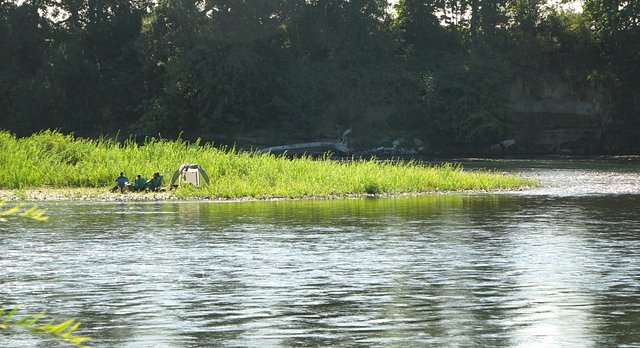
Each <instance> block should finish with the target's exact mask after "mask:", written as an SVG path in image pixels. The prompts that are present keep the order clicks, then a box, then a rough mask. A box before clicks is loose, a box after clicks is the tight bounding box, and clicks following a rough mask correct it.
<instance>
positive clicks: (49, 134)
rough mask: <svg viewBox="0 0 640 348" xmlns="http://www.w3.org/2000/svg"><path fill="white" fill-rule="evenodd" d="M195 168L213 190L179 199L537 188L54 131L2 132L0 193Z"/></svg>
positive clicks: (188, 192)
mask: <svg viewBox="0 0 640 348" xmlns="http://www.w3.org/2000/svg"><path fill="white" fill-rule="evenodd" d="M187 162H190V163H198V164H200V165H201V166H202V167H203V168H204V169H205V170H207V172H208V174H209V176H210V178H211V184H210V185H208V186H206V187H203V188H180V189H178V190H176V191H175V192H174V193H175V195H177V196H179V197H181V196H182V197H209V198H240V197H252V198H273V197H286V198H300V197H328V196H342V195H359V194H399V193H420V192H433V191H451V190H495V189H510V188H516V187H522V186H535V185H536V183H535V182H534V181H531V180H527V179H523V178H520V177H517V176H513V175H506V174H501V173H493V172H468V171H465V170H463V169H462V168H461V167H459V166H456V165H451V164H443V165H439V166H424V165H422V164H420V163H417V162H379V161H376V160H351V161H342V162H336V161H333V160H330V159H328V158H320V159H313V158H309V157H303V158H295V159H290V158H287V157H284V156H276V155H272V154H262V153H251V152H244V151H236V150H235V149H233V148H231V149H224V148H223V149H220V148H216V147H214V146H213V145H212V144H210V143H207V144H200V142H199V141H197V142H195V143H189V142H186V141H184V140H180V139H178V140H165V139H155V138H149V139H145V141H144V142H143V144H141V145H138V144H137V143H136V142H134V141H132V140H129V141H125V142H124V143H119V142H116V141H112V140H108V139H104V138H102V139H97V140H91V139H82V138H77V137H74V136H72V135H64V134H61V133H59V132H57V131H43V132H40V133H37V134H34V135H32V136H30V137H25V138H16V137H15V136H13V135H11V134H10V133H8V132H5V131H0V168H1V169H0V188H2V189H18V190H20V189H32V188H42V187H50V188H104V189H106V188H110V187H112V186H113V184H114V180H115V178H116V176H117V174H118V173H119V172H121V171H124V172H125V174H126V175H127V176H128V177H129V179H131V180H133V178H134V177H135V176H136V175H137V174H140V175H142V176H143V177H146V178H150V177H151V174H152V173H153V172H157V171H159V172H160V173H161V174H162V175H164V177H165V185H166V184H168V181H169V180H170V177H171V175H172V174H173V172H174V170H176V168H178V167H179V166H180V165H181V164H182V163H187Z"/></svg>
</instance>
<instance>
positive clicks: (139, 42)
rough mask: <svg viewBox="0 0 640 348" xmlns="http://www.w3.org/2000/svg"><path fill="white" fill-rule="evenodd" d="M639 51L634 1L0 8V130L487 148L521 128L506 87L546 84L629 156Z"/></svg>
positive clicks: (318, 0) (172, 0)
mask: <svg viewBox="0 0 640 348" xmlns="http://www.w3.org/2000/svg"><path fill="white" fill-rule="evenodd" d="M638 52H640V2H638V1H631V0H583V1H582V11H574V10H563V9H562V8H561V7H559V6H555V7H554V6H552V4H551V3H550V2H548V1H546V0H400V1H399V2H397V3H394V4H389V3H388V2H387V1H386V0H251V1H249V0H233V1H232V0H198V1H185V0H24V1H15V0H0V127H1V128H4V129H8V130H11V131H13V132H15V133H16V134H18V135H28V134H30V133H33V132H35V131H38V130H41V129H49V128H56V129H61V130H62V131H64V132H74V133H75V134H76V135H82V136H97V135H101V134H115V133H117V132H120V133H124V134H137V135H140V136H144V135H154V136H157V135H158V134H161V135H162V136H165V137H175V136H177V135H178V134H179V133H180V132H184V134H187V135H194V136H203V137H204V138H215V137H216V136H223V135H224V136H229V135H233V134H242V133H246V134H250V133H251V132H269V133H270V134H274V135H276V136H280V137H282V138H283V140H285V139H305V138H308V137H309V136H311V135H312V134H315V133H314V132H317V131H318V129H323V128H328V127H334V126H336V127H343V128H348V127H351V126H354V127H356V128H357V125H358V124H367V125H369V127H371V129H373V130H375V129H379V130H386V131H397V132H399V133H401V132H406V133H407V134H413V133H419V134H421V135H422V137H424V138H427V139H429V140H430V141H431V142H433V143H438V144H443V146H462V145H473V144H489V143H493V142H496V141H499V140H501V139H503V138H504V137H505V136H507V135H508V134H509V132H510V130H511V129H512V128H513V127H515V126H516V125H514V123H513V120H511V118H510V116H509V112H508V110H507V107H506V104H507V102H508V100H507V98H508V97H507V95H508V93H507V92H508V91H507V89H508V86H509V85H510V83H511V82H512V81H513V80H514V79H516V78H521V79H524V80H535V79H537V78H539V76H541V75H543V74H555V75H557V76H561V77H562V79H563V80H565V81H568V82H569V83H570V85H571V86H572V89H573V90H574V91H575V94H576V95H581V94H584V95H587V94H589V93H592V94H593V93H596V94H597V95H598V98H599V100H601V101H602V102H603V103H604V104H605V105H606V106H607V115H609V116H608V117H609V119H608V121H607V126H606V128H607V131H608V132H611V133H612V134H615V137H611V138H612V139H616V144H612V145H611V146H610V148H611V149H614V150H615V151H627V152H628V151H637V150H639V149H640V144H638V142H637V141H636V140H635V139H637V136H638V130H639V129H640V117H639V114H640V97H639V94H638V93H637V91H638V90H639V87H640V54H638ZM588 91H589V92H588ZM380 112H383V113H386V114H387V115H390V116H389V117H385V118H382V119H380V120H377V119H376V117H375V114H376V113H380ZM372 115H373V116H372Z"/></svg>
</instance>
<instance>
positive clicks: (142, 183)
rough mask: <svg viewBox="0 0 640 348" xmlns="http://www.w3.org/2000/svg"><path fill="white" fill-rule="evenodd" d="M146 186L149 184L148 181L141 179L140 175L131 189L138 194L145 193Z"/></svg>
mask: <svg viewBox="0 0 640 348" xmlns="http://www.w3.org/2000/svg"><path fill="white" fill-rule="evenodd" d="M146 184H147V179H145V178H143V177H141V176H140V174H138V177H136V180H134V181H133V185H132V186H131V189H132V190H133V191H136V192H139V191H143V190H144V187H145V185H146Z"/></svg>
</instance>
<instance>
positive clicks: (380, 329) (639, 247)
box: [0, 172, 640, 347]
mask: <svg viewBox="0 0 640 348" xmlns="http://www.w3.org/2000/svg"><path fill="white" fill-rule="evenodd" d="M556 174H557V172H553V175H556ZM549 180H551V179H549ZM562 180H565V179H562ZM567 180H568V179H567ZM45 207H46V208H48V209H49V214H50V215H51V216H52V219H51V221H50V222H48V223H46V224H40V223H35V222H20V223H19V224H16V225H11V226H9V225H7V224H5V225H2V226H0V269H2V270H3V271H2V272H1V273H0V284H1V286H0V294H1V296H2V297H1V298H2V302H3V303H5V304H14V303H24V304H27V307H26V309H27V310H30V311H31V312H35V311H39V310H41V309H48V310H49V312H50V313H51V314H53V315H56V316H59V317H64V318H66V317H77V318H81V319H82V320H83V328H84V329H83V333H84V334H88V335H91V336H93V337H94V340H93V344H94V345H95V346H104V347H109V346H113V347H152V346H163V347H201V346H222V347H237V346H278V347H288V346H291V347H299V346H367V347H368V346H379V347H388V346H399V347H407V346H438V347H440V346H442V347H467V346H492V347H514V346H516V347H539V346H542V347H544V346H549V347H557V346H576V347H577V346H579V347H590V346H591V347H600V346H620V345H629V346H637V345H640V334H639V333H637V330H636V328H637V327H638V325H639V324H640V301H639V299H640V286H639V284H640V282H639V281H640V270H639V269H638V267H637V265H638V264H640V224H639V223H638V222H639V221H638V220H639V218H638V216H637V211H638V208H640V195H636V194H624V195H619V194H615V195H612V194H598V195H550V194H545V195H541V194H538V193H535V192H534V193H532V194H526V193H522V192H518V193H510V194H491V195H487V194H483V195H432V196H420V197H398V198H387V199H347V200H330V201H274V202H244V203H193V202H191V203H190V202H180V203H176V202H173V203H166V202H165V203H158V202H152V203H72V202H67V203H47V204H45ZM35 340H36V343H35V344H34V338H31V337H29V338H26V339H25V338H24V337H23V336H16V337H12V336H9V337H7V336H1V337H0V346H16V347H28V346H29V347H30V346H34V345H37V344H44V345H46V343H42V342H43V341H38V340H37V339H35ZM43 340H45V339H44V338H43ZM38 342H40V343H38ZM47 342H48V341H47Z"/></svg>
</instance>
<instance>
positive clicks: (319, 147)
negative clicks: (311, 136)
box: [260, 141, 351, 155]
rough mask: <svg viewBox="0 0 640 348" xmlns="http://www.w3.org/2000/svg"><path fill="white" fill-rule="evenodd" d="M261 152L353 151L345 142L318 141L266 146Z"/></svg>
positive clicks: (314, 153) (340, 152) (300, 153)
mask: <svg viewBox="0 0 640 348" xmlns="http://www.w3.org/2000/svg"><path fill="white" fill-rule="evenodd" d="M260 151H261V152H270V153H274V154H281V153H284V152H286V153H288V154H290V155H302V154H307V155H321V154H323V153H327V152H333V153H337V154H344V155H346V154H349V153H350V152H351V151H350V150H349V148H348V147H347V144H345V143H343V142H331V141H316V142H311V143H301V144H291V145H280V146H272V147H265V148H263V149H260Z"/></svg>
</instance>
